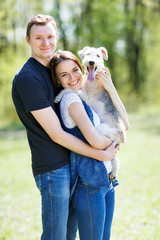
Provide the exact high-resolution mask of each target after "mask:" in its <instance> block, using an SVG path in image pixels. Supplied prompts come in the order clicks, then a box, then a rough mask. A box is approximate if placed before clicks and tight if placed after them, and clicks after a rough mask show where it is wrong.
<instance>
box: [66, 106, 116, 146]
mask: <svg viewBox="0 0 160 240" xmlns="http://www.w3.org/2000/svg"><path fill="white" fill-rule="evenodd" d="M68 112H69V114H70V116H71V117H72V119H73V120H74V122H75V123H76V125H77V126H78V127H79V129H80V130H81V132H82V134H83V136H84V137H85V139H86V140H87V141H88V142H89V144H90V145H91V146H92V147H94V148H98V149H105V148H106V147H108V146H109V145H110V144H111V143H112V141H111V140H110V139H109V138H108V137H106V136H103V135H101V134H99V133H98V131H97V130H96V128H95V127H94V125H93V124H92V122H91V120H90V119H89V117H88V115H87V113H86V110H85V109H84V106H83V104H82V103H80V102H73V103H71V104H70V105H69V107H68Z"/></svg>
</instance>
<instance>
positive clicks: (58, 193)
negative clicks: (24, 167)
mask: <svg viewBox="0 0 160 240" xmlns="http://www.w3.org/2000/svg"><path fill="white" fill-rule="evenodd" d="M35 181H36V184H37V187H38V189H39V190H40V193H41V199H42V205H41V206H42V226H43V233H42V236H41V240H65V239H66V236H67V221H68V214H69V197H70V169H69V165H66V166H65V167H63V168H60V169H58V170H55V171H51V172H48V173H44V174H41V175H38V176H36V177H35ZM73 223H74V222H73ZM73 226H74V225H73ZM71 227H72V226H71Z"/></svg>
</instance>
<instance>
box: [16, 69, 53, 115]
mask: <svg viewBox="0 0 160 240" xmlns="http://www.w3.org/2000/svg"><path fill="white" fill-rule="evenodd" d="M16 90H17V92H18V94H19V95H20V97H21V100H22V102H23V105H24V108H25V111H26V112H30V111H34V110H39V109H43V108H46V107H49V106H50V103H49V101H48V99H47V95H46V90H45V85H44V84H43V82H42V81H40V80H39V79H38V78H36V76H34V75H32V74H29V73H28V74H21V75H20V76H19V77H18V79H17V81H16Z"/></svg>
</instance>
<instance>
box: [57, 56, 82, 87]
mask: <svg viewBox="0 0 160 240" xmlns="http://www.w3.org/2000/svg"><path fill="white" fill-rule="evenodd" d="M56 75H57V77H58V80H59V83H60V84H61V85H62V87H64V88H71V89H73V90H79V89H80V88H82V84H83V75H82V72H81V69H80V68H79V67H78V65H77V64H76V62H74V61H73V60H70V59H69V60H65V61H63V62H61V63H59V64H58V66H57V68H56Z"/></svg>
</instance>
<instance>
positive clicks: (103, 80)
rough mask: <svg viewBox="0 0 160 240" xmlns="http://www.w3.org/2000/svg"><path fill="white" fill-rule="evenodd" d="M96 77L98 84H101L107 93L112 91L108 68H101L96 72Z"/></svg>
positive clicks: (112, 86)
mask: <svg viewBox="0 0 160 240" xmlns="http://www.w3.org/2000/svg"><path fill="white" fill-rule="evenodd" d="M96 78H97V80H98V82H99V84H100V86H102V87H103V88H104V89H105V90H106V91H107V92H108V93H110V91H112V89H113V88H114V85H113V82H112V79H111V75H110V72H109V69H108V68H103V69H102V71H101V72H98V73H97V74H96Z"/></svg>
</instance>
